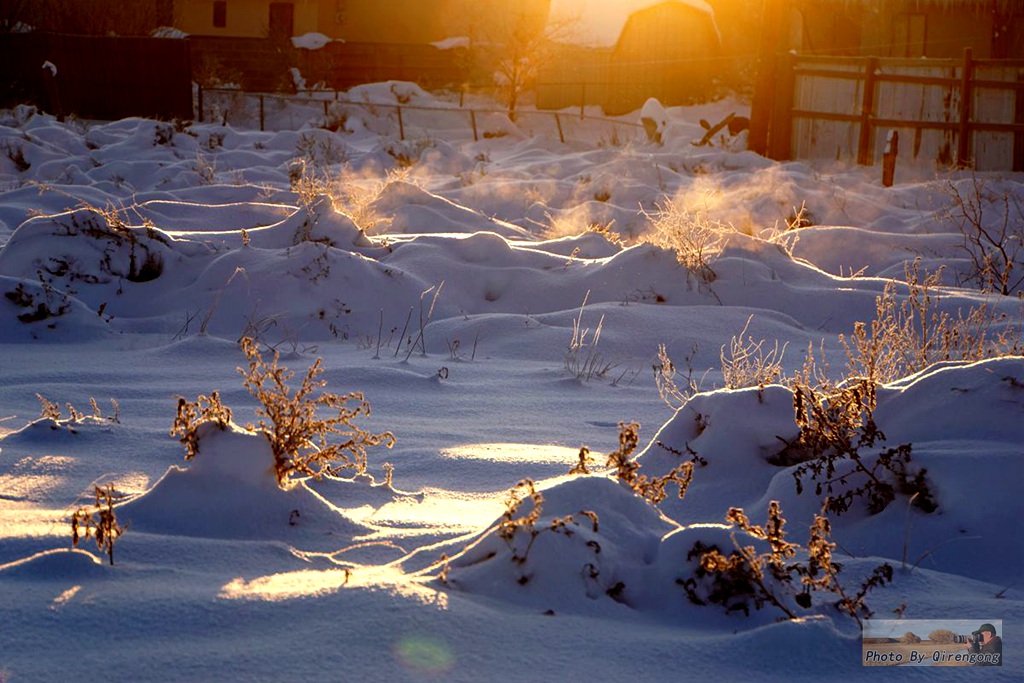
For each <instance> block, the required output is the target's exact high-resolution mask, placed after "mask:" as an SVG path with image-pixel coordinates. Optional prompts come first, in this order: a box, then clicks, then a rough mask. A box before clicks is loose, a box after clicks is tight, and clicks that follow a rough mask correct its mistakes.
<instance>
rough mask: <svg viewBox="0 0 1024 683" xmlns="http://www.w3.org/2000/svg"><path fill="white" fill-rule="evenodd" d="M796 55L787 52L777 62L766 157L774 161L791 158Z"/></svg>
mask: <svg viewBox="0 0 1024 683" xmlns="http://www.w3.org/2000/svg"><path fill="white" fill-rule="evenodd" d="M796 60H797V58H796V55H794V54H792V53H789V52H787V53H786V54H784V55H782V56H780V57H779V58H778V59H777V61H778V63H779V66H778V67H777V68H776V70H775V76H776V84H775V102H774V106H773V107H772V115H771V127H770V129H769V130H770V131H771V132H770V134H769V136H768V156H769V157H770V158H772V159H775V160H776V161H788V160H789V159H792V158H793V100H794V98H795V97H796V64H797V61H796Z"/></svg>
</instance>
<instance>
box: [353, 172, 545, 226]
mask: <svg viewBox="0 0 1024 683" xmlns="http://www.w3.org/2000/svg"><path fill="white" fill-rule="evenodd" d="M369 210H370V211H371V212H372V213H374V214H376V215H379V216H381V217H383V218H385V219H386V221H384V223H385V224H386V225H387V232H388V234H420V233H437V232H447V233H466V232H479V231H482V230H486V231H488V232H494V233H498V234H500V235H502V236H504V237H511V238H517V239H530V238H532V234H531V233H530V232H529V231H527V230H524V229H523V228H520V227H519V226H516V225H513V224H511V223H507V222H505V221H502V220H498V219H495V218H491V217H489V216H485V215H483V214H481V213H480V212H477V211H473V210H472V209H468V208H466V207H464V206H460V205H458V204H456V203H454V202H452V201H450V200H448V199H445V198H443V197H439V196H438V195H435V194H431V193H430V192H427V191H426V190H424V189H422V188H420V187H418V186H416V185H414V184H412V183H407V182H402V181H398V182H393V183H389V184H388V185H387V186H386V187H385V188H384V189H383V191H381V193H380V196H378V197H377V198H376V199H375V200H374V201H373V202H372V203H371V204H370V206H369Z"/></svg>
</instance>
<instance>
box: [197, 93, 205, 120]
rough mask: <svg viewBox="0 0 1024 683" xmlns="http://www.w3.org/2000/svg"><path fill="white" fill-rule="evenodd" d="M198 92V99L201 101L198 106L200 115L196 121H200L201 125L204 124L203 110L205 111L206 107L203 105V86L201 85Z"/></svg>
mask: <svg viewBox="0 0 1024 683" xmlns="http://www.w3.org/2000/svg"><path fill="white" fill-rule="evenodd" d="M197 90H198V91H199V94H198V95H197V98H198V100H199V102H198V106H199V115H198V116H197V117H196V120H197V121H198V122H199V123H202V122H203V109H205V105H204V103H203V86H201V85H200V86H199V87H198V88H197Z"/></svg>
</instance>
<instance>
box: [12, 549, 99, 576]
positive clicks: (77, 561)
mask: <svg viewBox="0 0 1024 683" xmlns="http://www.w3.org/2000/svg"><path fill="white" fill-rule="evenodd" d="M105 571H106V570H105V568H104V566H103V562H102V560H100V558H98V557H96V556H95V555H93V554H92V553H90V552H88V551H85V550H78V549H64V548H60V549H54V550H44V551H43V552H39V553H36V554H35V555H31V556H29V557H26V558H23V559H21V560H16V561H14V562H8V563H7V564H0V577H3V578H7V579H18V578H24V579H32V580H39V579H68V578H75V579H81V578H84V577H98V576H103V575H104V572H105Z"/></svg>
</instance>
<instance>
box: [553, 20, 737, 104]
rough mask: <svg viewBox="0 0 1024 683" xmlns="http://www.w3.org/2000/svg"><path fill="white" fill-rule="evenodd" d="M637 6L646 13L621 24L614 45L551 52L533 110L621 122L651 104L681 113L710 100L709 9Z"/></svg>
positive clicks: (714, 46) (712, 43) (715, 45)
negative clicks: (679, 108) (583, 108)
mask: <svg viewBox="0 0 1024 683" xmlns="http://www.w3.org/2000/svg"><path fill="white" fill-rule="evenodd" d="M639 4H640V5H644V4H646V5H647V6H646V7H642V8H641V9H639V10H637V11H635V12H633V13H632V14H630V15H629V16H628V17H627V18H626V20H625V23H624V24H623V25H622V27H621V30H620V32H619V33H618V34H617V36H616V39H615V40H614V43H612V44H610V45H602V44H598V45H563V46H561V47H560V48H559V49H558V50H557V51H556V56H555V58H554V59H553V60H552V62H551V63H550V64H549V65H548V66H547V67H546V68H545V69H543V70H542V72H541V74H540V75H539V77H538V83H537V106H538V107H539V108H542V109H562V108H565V107H572V106H580V105H587V106H591V105H597V106H600V107H602V108H603V109H604V111H605V113H607V114H623V113H626V112H629V111H632V110H634V109H639V108H640V107H641V106H642V105H643V103H644V101H645V100H646V99H647V98H649V97H657V98H658V99H659V100H661V101H662V103H664V104H666V105H679V104H687V103H691V102H694V101H701V100H704V99H706V98H707V97H708V96H709V94H710V87H711V81H712V78H713V77H714V75H715V68H716V64H717V63H718V62H717V59H718V57H719V54H720V49H721V41H720V38H719V33H718V28H717V27H716V25H715V19H714V14H713V12H712V10H711V8H710V6H709V5H707V4H706V3H704V2H702V1H701V0H668V1H667V2H657V3H639ZM582 21H583V22H584V24H585V23H586V22H587V17H583V18H582Z"/></svg>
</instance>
